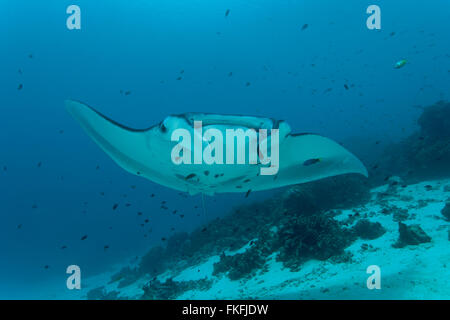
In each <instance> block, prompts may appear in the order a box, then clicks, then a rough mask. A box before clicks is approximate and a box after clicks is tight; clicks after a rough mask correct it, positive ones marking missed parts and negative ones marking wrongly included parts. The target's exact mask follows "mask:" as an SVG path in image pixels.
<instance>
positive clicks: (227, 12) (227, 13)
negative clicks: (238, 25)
mask: <svg viewBox="0 0 450 320" xmlns="http://www.w3.org/2000/svg"><path fill="white" fill-rule="evenodd" d="M229 14H230V9H227V11H225V17H228V15H229Z"/></svg>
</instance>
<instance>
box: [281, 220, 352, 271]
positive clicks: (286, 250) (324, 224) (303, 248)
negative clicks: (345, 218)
mask: <svg viewBox="0 0 450 320" xmlns="http://www.w3.org/2000/svg"><path fill="white" fill-rule="evenodd" d="M354 239H355V238H354V235H353V233H352V232H351V231H349V230H347V229H344V228H342V227H341V226H340V225H339V223H338V222H337V221H336V220H334V219H333V218H332V217H331V216H330V215H326V214H321V215H318V214H315V215H311V216H303V215H299V216H297V217H292V218H291V219H289V221H287V223H285V224H284V225H283V227H281V229H280V231H279V232H278V234H277V240H276V241H277V247H279V250H280V253H279V255H278V257H277V260H278V261H282V262H283V264H284V265H285V266H287V267H289V268H292V269H298V268H299V267H300V266H301V264H302V263H304V262H305V261H307V260H309V259H317V260H326V259H328V258H330V257H333V256H338V255H342V254H343V253H344V249H345V248H346V247H347V246H349V245H350V244H351V242H352V241H353V240H354Z"/></svg>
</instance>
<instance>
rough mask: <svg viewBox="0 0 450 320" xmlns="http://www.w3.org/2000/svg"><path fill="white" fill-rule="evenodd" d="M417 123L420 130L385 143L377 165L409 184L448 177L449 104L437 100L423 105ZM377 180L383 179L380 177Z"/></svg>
mask: <svg viewBox="0 0 450 320" xmlns="http://www.w3.org/2000/svg"><path fill="white" fill-rule="evenodd" d="M417 123H418V125H419V127H420V129H419V130H418V131H417V132H415V133H413V134H412V135H410V136H409V137H407V138H406V139H404V140H403V141H401V142H400V143H396V144H393V145H390V146H388V147H387V148H386V151H385V153H384V156H383V157H382V160H381V163H379V164H378V166H380V167H381V168H383V170H382V171H384V172H395V173H396V174H397V175H400V176H402V177H403V178H404V179H405V180H406V181H407V182H408V183H412V182H417V181H421V180H424V179H432V178H437V177H439V178H442V177H445V176H447V177H448V176H450V103H449V102H445V101H439V102H437V103H436V104H434V105H432V106H429V107H426V108H424V110H423V113H422V114H421V116H420V117H419V119H418V120H417ZM376 179H378V182H382V180H381V179H383V176H381V175H379V176H378V177H376Z"/></svg>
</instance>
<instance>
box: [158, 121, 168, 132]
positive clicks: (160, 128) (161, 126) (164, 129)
mask: <svg viewBox="0 0 450 320" xmlns="http://www.w3.org/2000/svg"><path fill="white" fill-rule="evenodd" d="M159 130H161V132H162V133H165V132H167V128H166V126H165V125H164V124H163V123H161V124H160V125H159Z"/></svg>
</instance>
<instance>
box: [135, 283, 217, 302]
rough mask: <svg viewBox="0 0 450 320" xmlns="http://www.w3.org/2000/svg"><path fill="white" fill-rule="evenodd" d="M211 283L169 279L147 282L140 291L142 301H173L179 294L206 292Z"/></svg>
mask: <svg viewBox="0 0 450 320" xmlns="http://www.w3.org/2000/svg"><path fill="white" fill-rule="evenodd" d="M211 285H212V281H210V280H208V279H206V278H205V279H200V280H196V281H192V280H191V281H174V280H173V279H171V278H169V279H167V280H166V281H165V282H161V281H159V280H157V279H153V280H151V281H149V282H148V283H147V284H146V285H145V286H144V287H143V288H142V289H143V290H144V294H143V295H142V297H141V299H142V300H169V299H175V298H176V297H177V296H179V295H180V294H181V293H183V292H185V291H189V290H195V289H199V290H206V289H208V288H210V287H211Z"/></svg>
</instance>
